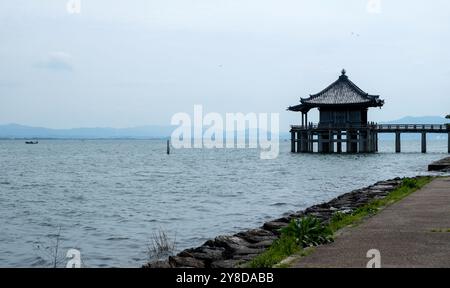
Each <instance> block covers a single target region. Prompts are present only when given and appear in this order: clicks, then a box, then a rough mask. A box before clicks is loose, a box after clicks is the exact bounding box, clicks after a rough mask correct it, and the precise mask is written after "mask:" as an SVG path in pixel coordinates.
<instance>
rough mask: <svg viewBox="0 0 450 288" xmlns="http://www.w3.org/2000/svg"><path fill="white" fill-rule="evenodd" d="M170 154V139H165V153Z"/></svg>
mask: <svg viewBox="0 0 450 288" xmlns="http://www.w3.org/2000/svg"><path fill="white" fill-rule="evenodd" d="M169 154H170V140H167V155H169Z"/></svg>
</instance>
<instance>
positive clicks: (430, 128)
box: [291, 123, 450, 133]
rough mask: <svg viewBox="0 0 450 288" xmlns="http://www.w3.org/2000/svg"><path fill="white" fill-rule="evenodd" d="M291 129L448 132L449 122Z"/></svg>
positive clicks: (314, 126)
mask: <svg viewBox="0 0 450 288" xmlns="http://www.w3.org/2000/svg"><path fill="white" fill-rule="evenodd" d="M291 128H292V129H293V130H322V129H326V130H328V129H329V130H349V129H356V130H360V129H361V130H364V129H371V130H375V131H376V132H379V133H395V132H406V133H407V132H411V133H421V132H430V133H433V132H436V133H443V132H444V133H445V132H450V124H377V123H368V124H366V125H360V124H350V123H348V124H314V123H309V124H308V125H292V126H291Z"/></svg>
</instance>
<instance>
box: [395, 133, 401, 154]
mask: <svg viewBox="0 0 450 288" xmlns="http://www.w3.org/2000/svg"><path fill="white" fill-rule="evenodd" d="M400 141H401V138H400V132H395V152H396V153H400V152H401V143H400Z"/></svg>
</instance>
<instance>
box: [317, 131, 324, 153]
mask: <svg viewBox="0 0 450 288" xmlns="http://www.w3.org/2000/svg"><path fill="white" fill-rule="evenodd" d="M317 139H318V140H319V141H318V142H317V152H318V153H323V135H322V133H318V134H317Z"/></svg>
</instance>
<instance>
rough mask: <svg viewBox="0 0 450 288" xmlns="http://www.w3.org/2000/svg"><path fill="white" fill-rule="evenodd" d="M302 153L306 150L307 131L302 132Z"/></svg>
mask: <svg viewBox="0 0 450 288" xmlns="http://www.w3.org/2000/svg"><path fill="white" fill-rule="evenodd" d="M301 146H302V153H307V152H308V133H306V132H302V145H301Z"/></svg>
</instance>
